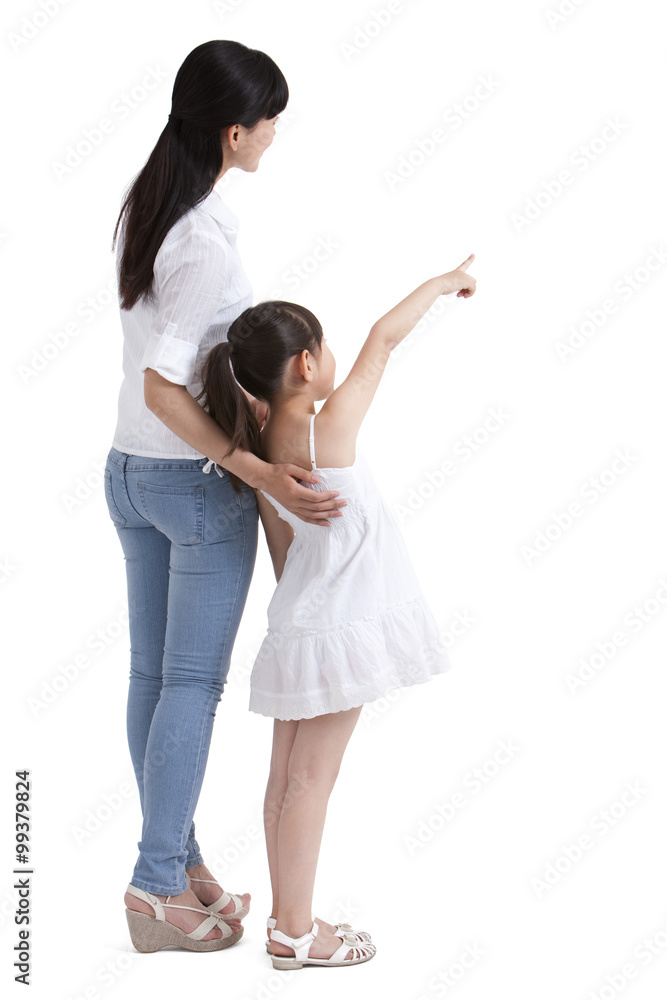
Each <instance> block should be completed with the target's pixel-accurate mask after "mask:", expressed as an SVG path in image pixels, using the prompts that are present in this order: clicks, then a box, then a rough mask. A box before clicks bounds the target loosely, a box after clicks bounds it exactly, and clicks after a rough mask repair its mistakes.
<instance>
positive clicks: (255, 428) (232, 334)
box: [196, 299, 324, 493]
mask: <svg viewBox="0 0 667 1000" xmlns="http://www.w3.org/2000/svg"><path fill="white" fill-rule="evenodd" d="M323 338H324V332H323V330H322V326H321V324H320V321H319V320H318V318H317V316H315V315H314V314H313V313H312V312H311V311H310V309H306V307H305V306H300V305H297V303H296V302H283V301H282V300H278V299H273V300H270V301H268V302H260V303H259V304H258V305H256V306H249V307H248V308H247V309H245V310H244V311H243V312H242V313H241V314H240V315H239V316H237V317H236V319H235V320H234V322H233V323H232V324H231V326H230V327H229V330H228V331H227V340H223V341H222V342H221V343H219V344H216V346H215V347H214V348H212V349H211V350H210V351H209V352H208V354H207V355H206V358H205V359H204V364H203V366H202V374H201V383H202V390H201V392H200V393H199V395H198V396H197V397H196V399H197V400H200V399H201V400H203V401H204V402H203V404H202V405H203V406H204V407H205V408H206V409H207V410H208V413H209V414H210V416H211V417H213V419H214V420H215V421H216V423H218V424H219V425H220V427H222V429H223V430H224V432H225V433H226V434H227V436H228V437H229V438H230V440H231V446H230V448H229V451H227V452H226V453H225V455H223V458H226V456H227V455H229V454H230V453H231V452H233V451H235V450H236V449H237V448H242V449H244V450H245V451H251V452H252V453H253V454H254V455H257V456H258V457H259V458H262V457H263V455H262V442H261V440H260V430H259V424H258V423H257V419H256V417H255V413H254V411H253V409H252V407H251V406H250V403H249V402H248V399H247V397H246V395H245V393H244V392H243V391H242V389H241V388H240V387H241V386H243V389H245V390H246V392H248V393H250V395H251V396H254V397H255V399H260V400H262V401H263V402H265V403H268V405H269V407H271V404H272V402H273V401H274V400H275V398H276V397H277V396H278V395H280V394H284V393H289V391H290V388H291V386H290V384H289V377H288V376H286V369H287V367H288V365H289V362H290V359H291V358H293V357H294V356H295V355H296V354H301V352H302V351H308V352H309V353H311V354H313V355H314V356H315V358H317V359H318V360H319V358H320V357H321V353H322V341H323ZM297 388H298V385H297V384H295V385H294V389H297ZM228 475H229V476H230V478H231V481H232V485H233V486H234V489H235V490H236V492H237V493H238V492H239V490H240V486H239V484H240V482H241V481H240V480H239V478H238V476H234V475H233V474H232V473H231V472H228Z"/></svg>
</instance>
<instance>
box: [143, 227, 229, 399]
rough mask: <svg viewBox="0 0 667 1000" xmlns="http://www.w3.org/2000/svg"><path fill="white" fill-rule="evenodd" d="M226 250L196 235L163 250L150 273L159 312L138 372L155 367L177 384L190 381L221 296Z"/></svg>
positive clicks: (219, 243) (211, 239)
mask: <svg viewBox="0 0 667 1000" xmlns="http://www.w3.org/2000/svg"><path fill="white" fill-rule="evenodd" d="M228 272H229V263H228V258H227V251H226V250H225V246H224V244H223V242H222V241H221V240H217V239H216V238H215V237H214V236H212V235H211V234H208V233H202V232H195V233H192V234H191V235H190V236H189V238H188V239H185V240H179V241H176V242H174V243H173V244H171V245H169V246H168V247H161V248H160V251H159V252H158V255H157V257H156V259H155V266H154V269H153V273H154V275H155V290H156V295H157V312H156V315H155V318H154V321H153V323H152V328H151V331H150V336H149V338H148V342H147V344H146V348H145V350H144V353H143V356H142V358H141V363H140V365H139V368H140V371H142V372H143V371H145V370H146V369H147V368H153V369H155V371H156V372H158V373H159V374H160V375H162V377H163V378H166V379H168V380H169V381H170V382H175V383H177V384H178V385H189V384H190V383H191V382H192V381H193V376H194V372H195V366H196V361H197V353H198V351H199V345H200V344H201V341H202V339H203V337H204V335H205V333H206V331H207V330H208V329H209V327H210V326H211V325H212V324H213V323H214V321H215V316H216V313H217V311H218V309H219V308H220V305H221V303H222V301H223V299H224V295H225V284H226V282H227V281H228V280H229V273H228Z"/></svg>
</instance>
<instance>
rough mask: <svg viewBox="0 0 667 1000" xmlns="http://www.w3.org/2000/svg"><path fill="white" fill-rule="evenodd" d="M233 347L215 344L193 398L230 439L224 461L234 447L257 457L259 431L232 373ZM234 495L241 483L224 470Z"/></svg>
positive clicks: (249, 406) (255, 419) (250, 409)
mask: <svg viewBox="0 0 667 1000" xmlns="http://www.w3.org/2000/svg"><path fill="white" fill-rule="evenodd" d="M232 358H233V347H232V345H231V344H230V343H229V341H228V340H223V341H222V342H221V343H219V344H216V346H215V347H214V348H212V350H210V351H209V353H208V354H207V355H206V359H205V361H204V364H203V367H202V374H201V384H202V391H201V392H200V393H199V395H198V396H197V397H196V399H197V400H198V401H200V400H203V404H202V405H204V406H205V408H206V409H207V410H208V413H209V415H210V416H211V417H212V418H213V419H214V420H215V422H216V423H217V424H219V426H220V427H221V428H222V429H223V431H224V432H225V434H227V436H228V437H229V438H230V440H231V446H230V448H229V449H228V451H226V452H225V454H224V455H223V456H222V458H226V457H227V456H228V455H230V454H231V453H232V452H233V451H236V449H237V448H241V449H242V450H243V451H250V452H252V453H253V454H254V455H257V456H260V449H261V441H260V430H259V424H258V422H257V417H256V416H255V411H254V410H253V408H252V406H251V405H250V403H249V402H248V397H247V396H246V395H245V393H244V392H243V389H241V386H240V385H239V383H238V382H237V381H236V379H235V377H234V373H233V371H232ZM227 475H228V476H229V478H230V479H231V481H232V486H233V487H234V490H235V491H236V493H237V494H238V493H240V492H241V489H242V484H243V485H245V484H244V483H243V480H241V479H239V477H238V476H235V475H234V473H233V472H230V471H229V470H227Z"/></svg>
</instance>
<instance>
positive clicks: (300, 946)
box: [270, 920, 376, 969]
mask: <svg viewBox="0 0 667 1000" xmlns="http://www.w3.org/2000/svg"><path fill="white" fill-rule="evenodd" d="M318 932H319V927H318V924H317V921H316V920H313V926H312V928H311V929H310V930H309V931H307V932H306V933H305V934H302V935H301V937H299V938H291V937H289V936H288V935H287V934H283V932H282V931H279V930H278V928H277V927H274V928H273V930H272V933H271V940H272V941H277V942H280V944H286V945H287V946H288V947H290V948H292V949H293V950H294V957H292V956H290V955H274V954H273V953H272V952H270V954H271V961H272V962H273V968H274V969H302V968H303V966H304V965H332V966H341V965H359V963H360V962H368V961H369V959H371V958H373V956H374V955H375V951H376V948H375V945H374V944H363V945H359V944H357V943H355V939H354V938H347V935H346V936H345V937H346V938H347V940H346V939H345V938H343V943H342V944H341V946H340V948H337V949H336V951H335V952H334V953H333V955H332V956H331V957H330V958H309V957H308V952H309V951H310V946H311V945H312V943H313V941H314V940H315V938H316V937H317V935H318ZM350 951H351V952H352V958H347V959H346V957H345V956H346V955H347V954H348V952H350Z"/></svg>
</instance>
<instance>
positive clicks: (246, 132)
mask: <svg viewBox="0 0 667 1000" xmlns="http://www.w3.org/2000/svg"><path fill="white" fill-rule="evenodd" d="M277 121H278V115H276V116H275V117H274V118H263V119H262V120H261V121H260V122H258V123H257V125H255V127H254V128H253V129H247V128H245V126H244V125H238V126H233V127H231V128H228V129H226V130H225V131H224V132H223V137H222V154H223V161H224V162H226V163H227V164H228V165H229V166H230V167H239V168H240V169H241V170H246V171H247V172H249V173H253V172H254V171H255V170H257V167H258V166H259V161H260V159H261V158H262V153H263V152H264V150H265V149H268V147H269V146H270V145H271V143H272V142H273V137H274V136H275V134H276V122H277ZM234 136H237V137H236V139H234ZM232 141H233V142H234V144H235V145H236V149H234V148H233V146H232V145H231V143H232Z"/></svg>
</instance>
